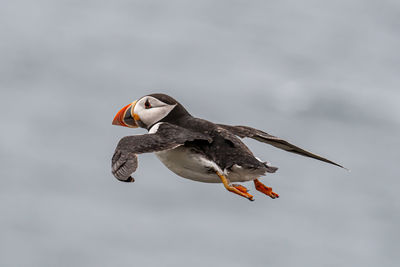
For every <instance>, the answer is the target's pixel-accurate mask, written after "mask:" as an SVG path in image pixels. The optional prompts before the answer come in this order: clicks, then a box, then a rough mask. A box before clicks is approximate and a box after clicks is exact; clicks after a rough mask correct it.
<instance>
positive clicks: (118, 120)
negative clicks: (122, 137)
mask: <svg viewBox="0 0 400 267" xmlns="http://www.w3.org/2000/svg"><path fill="white" fill-rule="evenodd" d="M135 105H136V101H134V102H132V103H131V104H129V105H126V106H125V107H123V108H122V109H121V110H120V111H118V113H117V115H115V117H114V120H113V122H112V124H113V125H120V126H125V127H130V128H137V127H139V125H138V124H137V123H136V121H135V119H134V118H133V115H132V114H133V109H134V108H135ZM136 117H137V116H136Z"/></svg>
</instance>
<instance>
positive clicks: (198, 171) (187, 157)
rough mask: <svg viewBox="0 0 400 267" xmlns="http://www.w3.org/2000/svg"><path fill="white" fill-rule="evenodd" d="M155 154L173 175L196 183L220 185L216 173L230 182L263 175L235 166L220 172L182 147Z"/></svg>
mask: <svg viewBox="0 0 400 267" xmlns="http://www.w3.org/2000/svg"><path fill="white" fill-rule="evenodd" d="M155 154H156V156H157V157H158V158H159V159H160V161H161V162H162V163H163V164H164V165H165V166H166V167H167V168H168V169H170V170H171V171H172V172H174V173H175V174H177V175H179V176H181V177H184V178H187V179H190V180H194V181H198V182H204V183H221V179H220V178H219V177H218V175H217V174H216V171H218V172H220V173H224V174H225V175H226V176H227V178H228V179H229V180H230V181H231V182H246V181H250V180H254V179H256V178H258V177H259V176H260V175H263V174H264V172H261V173H260V172H259V171H257V170H256V171H255V170H249V169H244V168H242V167H240V166H238V165H236V164H235V165H234V166H233V167H232V168H231V169H230V170H226V169H225V170H222V169H221V168H220V167H219V166H218V165H217V164H216V163H215V162H214V161H211V160H209V159H207V158H206V157H205V156H204V155H203V154H201V153H199V152H196V151H195V150H193V149H192V148H190V147H185V146H183V145H182V146H179V147H176V148H174V149H170V150H165V151H160V152H156V153H155Z"/></svg>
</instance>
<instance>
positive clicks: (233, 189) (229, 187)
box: [217, 172, 254, 201]
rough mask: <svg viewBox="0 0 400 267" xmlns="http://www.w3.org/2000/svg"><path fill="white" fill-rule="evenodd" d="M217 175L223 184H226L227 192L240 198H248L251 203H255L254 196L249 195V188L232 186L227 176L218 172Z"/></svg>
mask: <svg viewBox="0 0 400 267" xmlns="http://www.w3.org/2000/svg"><path fill="white" fill-rule="evenodd" d="M217 175H218V176H219V178H220V179H221V182H222V183H223V184H224V186H225V188H226V190H228V191H229V192H232V193H235V194H237V195H239V196H242V197H244V198H247V199H248V200H250V201H253V200H254V199H253V196H252V195H250V194H249V193H247V188H246V187H244V186H242V185H230V184H229V181H228V179H227V178H226V177H225V175H223V174H221V173H219V172H217Z"/></svg>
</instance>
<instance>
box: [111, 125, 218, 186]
mask: <svg viewBox="0 0 400 267" xmlns="http://www.w3.org/2000/svg"><path fill="white" fill-rule="evenodd" d="M194 140H207V141H209V142H211V139H210V137H209V136H207V135H205V134H202V133H197V132H192V131H190V130H187V129H185V128H182V127H179V126H176V125H173V124H170V123H161V124H160V125H159V127H158V129H157V131H156V132H155V133H151V134H143V135H133V136H126V137H123V138H122V139H121V140H120V141H119V143H118V145H117V147H116V149H115V152H114V155H113V157H112V160H111V167H112V174H113V175H114V176H115V178H117V179H118V180H120V181H123V182H134V181H135V180H134V179H133V178H132V177H131V174H132V173H133V172H135V171H136V168H137V166H138V161H137V154H141V153H149V152H158V151H163V150H168V149H172V148H175V147H177V146H180V145H183V144H184V143H185V142H187V141H194Z"/></svg>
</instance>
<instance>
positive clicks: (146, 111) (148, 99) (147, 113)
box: [133, 96, 176, 127]
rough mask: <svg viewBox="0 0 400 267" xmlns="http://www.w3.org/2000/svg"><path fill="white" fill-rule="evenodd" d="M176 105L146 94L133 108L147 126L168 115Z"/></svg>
mask: <svg viewBox="0 0 400 267" xmlns="http://www.w3.org/2000/svg"><path fill="white" fill-rule="evenodd" d="M175 106H176V104H175V105H169V104H167V103H164V102H162V101H160V100H158V99H157V98H154V97H152V96H145V97H142V98H141V99H139V100H138V102H137V103H136V105H135V108H134V110H133V113H134V114H137V115H138V116H139V118H140V121H141V122H142V123H143V124H144V125H145V126H146V127H147V126H149V125H152V124H155V123H157V122H159V121H160V120H162V119H163V118H164V117H166V116H167V115H168V114H169V113H170V112H171V110H173V109H174V107H175Z"/></svg>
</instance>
